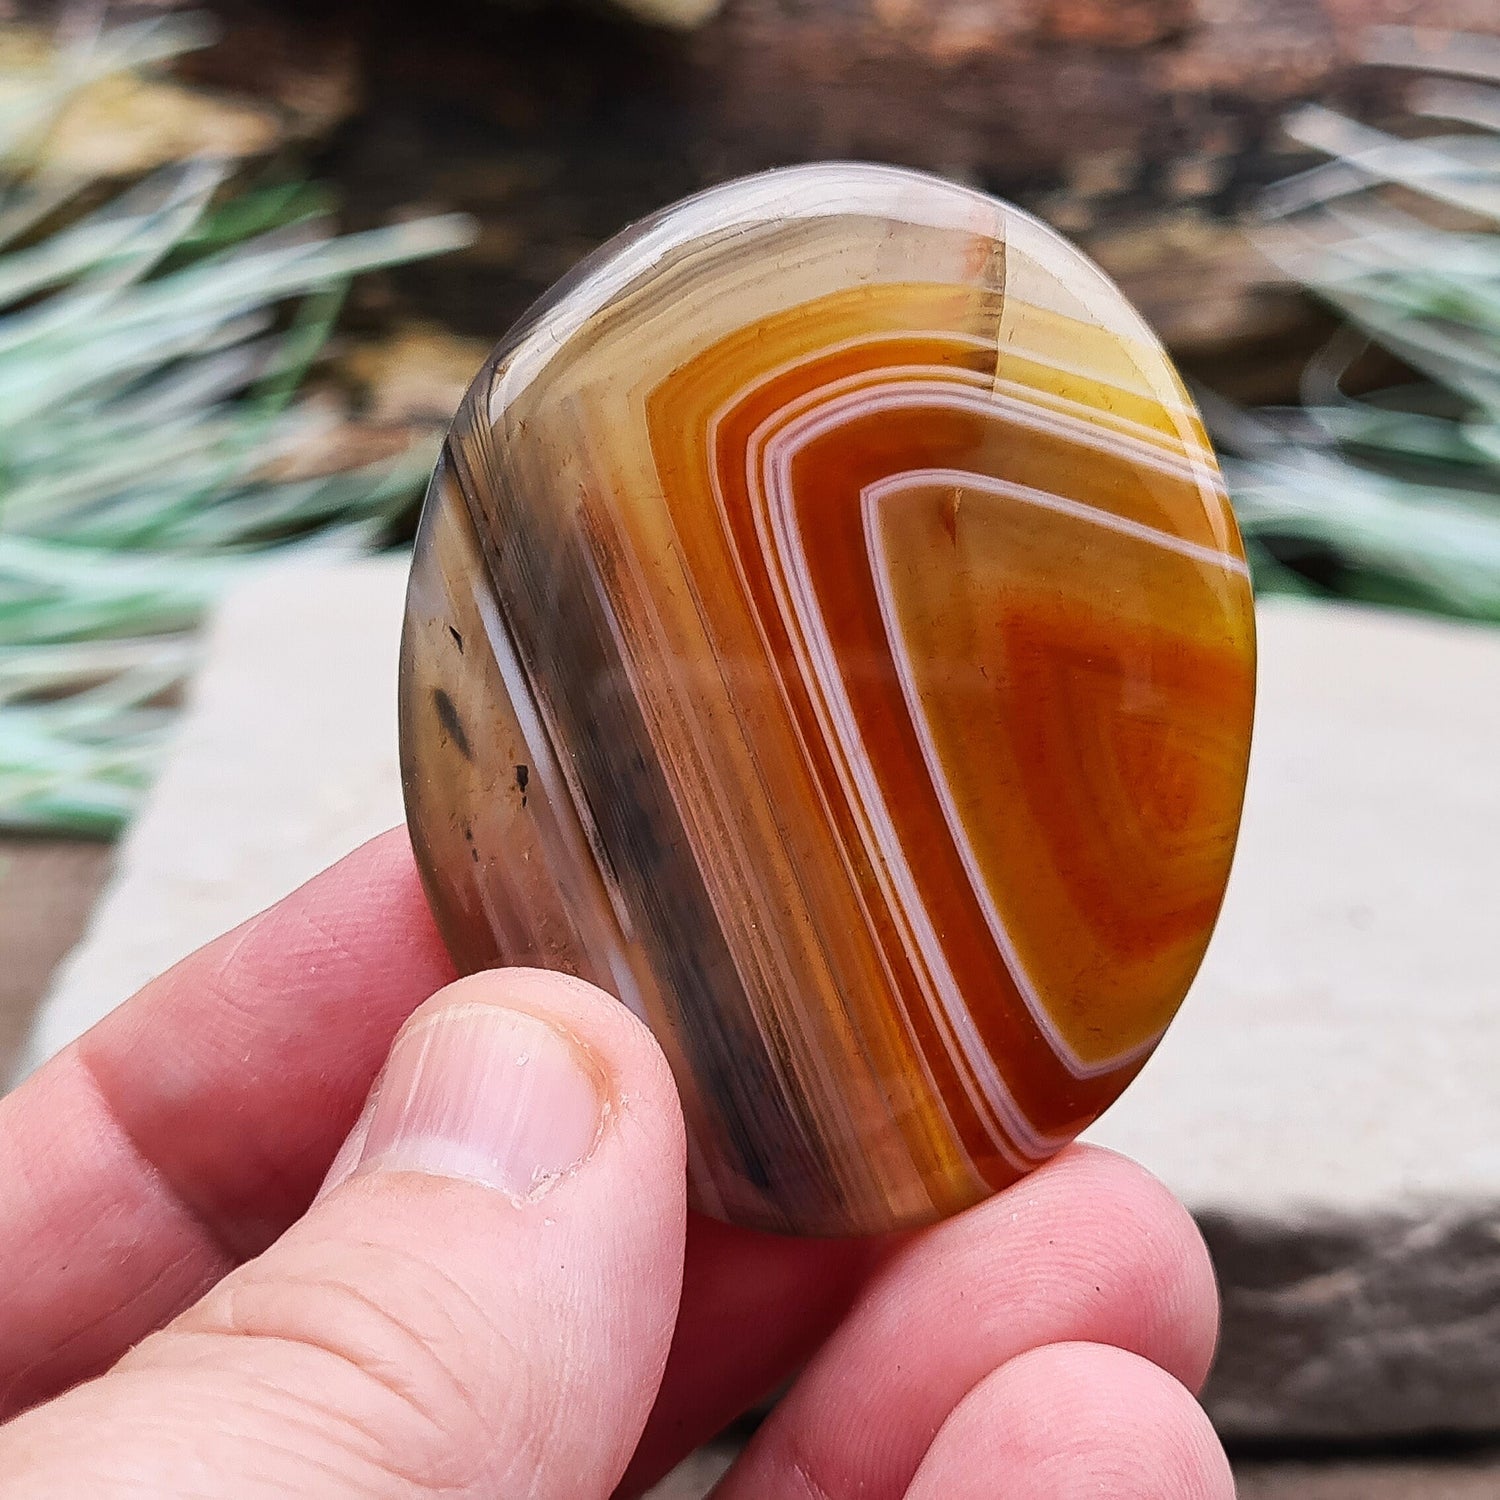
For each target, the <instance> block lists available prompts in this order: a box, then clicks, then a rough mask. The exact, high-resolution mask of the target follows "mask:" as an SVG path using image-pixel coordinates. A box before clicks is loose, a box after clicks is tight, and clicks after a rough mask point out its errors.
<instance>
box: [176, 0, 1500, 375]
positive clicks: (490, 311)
mask: <svg viewBox="0 0 1500 1500" xmlns="http://www.w3.org/2000/svg"><path fill="white" fill-rule="evenodd" d="M211 4H212V6H213V8H214V9H215V10H217V11H219V12H220V13H221V14H222V15H223V16H224V17H225V19H226V21H227V22H228V23H229V28H230V34H229V39H228V41H227V43H226V45H225V46H224V47H223V48H221V49H220V51H219V52H218V53H217V54H214V55H210V56H208V57H207V58H205V59H204V60H202V61H201V62H200V63H198V64H197V65H196V67H197V69H198V71H199V73H200V75H201V76H203V77H206V78H212V79H216V80H217V81H219V82H222V83H229V84H233V85H234V86H236V87H244V86H245V85H246V84H247V83H249V84H250V85H251V86H257V80H259V81H260V82H259V86H260V87H262V88H269V89H270V90H271V92H273V93H274V94H275V96H276V97H279V98H283V99H287V98H291V99H295V97H296V95H297V91H298V89H301V90H303V91H306V90H307V89H309V88H312V87H315V82H316V79H317V78H318V77H319V76H321V75H320V72H319V69H320V68H326V69H327V70H328V72H329V75H330V76H333V75H337V76H338V77H340V78H342V77H344V76H345V75H346V74H347V75H348V76H350V77H352V79H353V80H354V82H353V90H354V93H355V94H356V96H357V100H356V102H355V103H354V104H353V106H352V108H351V110H350V112H349V114H348V117H347V118H346V120H345V122H344V124H343V125H342V127H340V128H339V129H338V130H337V131H336V132H335V133H334V135H333V136H332V138H331V139H330V141H329V143H328V147H327V149H326V151H325V153H324V154H323V156H322V159H321V161H320V163H319V164H320V166H321V167H322V169H323V170H324V171H326V172H327V173H328V174H330V175H331V176H332V177H333V178H334V179H335V180H336V181H338V182H339V183H341V184H342V185H343V186H344V188H345V189H346V191H347V192H348V194H349V201H350V205H351V210H352V211H353V212H354V213H355V214H356V215H357V216H360V217H363V218H369V219H373V218H377V217H380V216H383V215H386V214H389V213H391V212H393V211H397V210H400V209H402V208H404V207H407V206H410V205H411V204H413V203H414V202H417V201H421V202H423V203H434V204H442V205H445V206H454V205H456V206H459V207H463V208H466V209H468V210H470V211H471V212H473V213H475V214H476V215H477V216H478V217H479V219H480V221H481V223H482V225H483V230H484V232H483V234H482V236H481V238H480V241H479V243H478V244H477V245H476V246H475V248H474V249H473V250H472V251H470V252H469V253H468V254H466V255H464V256H460V257H454V258H452V259H450V260H447V261H444V262H441V263H438V264H435V265H428V266H423V267H420V268H415V269H412V270H410V271H407V272H403V273H402V274H401V276H400V277H399V278H397V279H396V280H395V281H394V282H393V283H391V284H392V285H395V286H396V287H398V288H399V294H400V296H401V297H402V298H404V299H406V300H407V301H408V302H409V303H410V304H412V305H413V308H414V310H416V311H419V312H421V313H423V314H425V315H428V316H434V317H438V318H440V319H442V320H443V321H444V322H447V323H449V324H450V325H453V326H456V327H459V328H461V329H463V330H464V331H466V332H472V333H476V334H480V335H484V336H493V335H497V334H498V333H499V332H501V331H502V330H503V329H504V327H505V326H506V325H507V324H508V323H509V321H510V320H511V319H512V318H513V317H514V316H515V314H516V313H517V312H518V311H519V310H520V309H521V308H522V307H523V306H524V305H525V304H526V303H527V302H528V301H529V300H530V299H531V298H532V297H533V296H535V295H536V294H538V293H539V292H540V291H541V290H543V289H544V288H545V287H546V286H547V285H548V284H549V283H550V282H551V281H552V280H554V279H555V278H556V277H557V276H558V275H559V274H560V273H561V272H562V271H564V270H565V269H566V268H567V267H568V266H569V265H570V264H571V263H572V262H573V260H575V259H576V258H577V256H578V255H579V254H581V253H582V252H583V251H585V250H586V249H588V248H589V247H591V246H592V245H593V244H595V243H597V242H598V241H599V240H600V239H602V238H603V237H605V236H607V235H608V234H610V233H611V232H613V231H614V230H615V229H617V228H619V227H620V226H621V225H623V224H624V223H626V222H627V221H628V220H630V219H632V218H634V217H637V216H639V215H640V214H642V213H645V212H647V211H649V210H651V209H653V208H655V207H658V206H660V205H661V204H662V203H664V202H666V201H669V200H670V199H672V198H674V197H676V196H678V195H680V194H682V193H684V192H687V191H690V190H692V189H694V188H696V187H700V186H703V185H705V184H707V183H710V182H714V181H717V180H720V179H722V178H724V177H728V176H731V175H734V174H737V173H740V172H746V171H752V170H755V169H757V168H762V167H767V166H772V165H776V164H779V163H784V162H789V161H796V160H802V159H807V158H813V157H864V158H871V159H877V160H885V161H893V162H899V163H904V164H907V165H912V166H918V167H925V168H929V169H933V170H937V171H941V172H946V173H948V174H951V175H954V176H957V177H960V178H962V179H965V180H968V181H971V182H973V183H976V184H978V185H980V186H983V187H985V188H988V189H991V190H993V191H996V192H999V193H1002V194H1004V195H1006V196H1010V197H1014V198H1016V199H1018V200H1019V201H1021V202H1023V203H1025V204H1028V205H1030V206H1033V207H1035V208H1036V209H1037V210H1038V211H1040V212H1041V213H1043V214H1044V215H1045V216H1046V217H1048V218H1050V219H1051V220H1052V221H1053V222H1054V223H1056V224H1057V225H1058V226H1059V227H1061V228H1062V229H1064V230H1065V231H1066V232H1068V233H1071V234H1073V235H1074V236H1075V237H1077V238H1078V239H1080V240H1081V241H1082V242H1083V243H1085V244H1086V245H1087V246H1089V247H1090V248H1091V249H1093V250H1094V252H1095V253H1096V254H1097V255H1098V256H1099V257H1100V259H1101V260H1103V261H1104V263H1105V264H1106V265H1107V266H1108V267H1109V268H1110V269H1112V270H1113V271H1115V272H1116V274H1117V275H1118V276H1119V277H1120V279H1121V280H1122V281H1123V282H1124V284H1125V285H1126V288H1127V290H1128V291H1129V292H1130V293H1131V294H1132V295H1133V296H1134V297H1136V298H1137V299H1138V300H1139V301H1140V302H1141V303H1142V304H1143V306H1144V309H1145V311H1146V312H1147V314H1148V316H1150V317H1151V318H1152V319H1153V321H1155V322H1156V323H1157V325H1158V326H1159V327H1160V328H1161V329H1162V331H1163V333H1164V334H1165V336H1166V337H1167V339H1168V341H1169V342H1171V343H1172V344H1173V345H1174V346H1176V347H1177V348H1178V350H1179V351H1180V352H1182V353H1184V354H1186V355H1187V356H1188V357H1189V359H1190V360H1193V361H1196V363H1197V364H1198V366H1199V367H1200V368H1201V367H1204V366H1207V367H1209V368H1216V367H1218V362H1219V361H1220V360H1221V359H1222V358H1223V357H1224V356H1225V355H1226V354H1227V353H1230V352H1233V351H1236V350H1243V349H1244V348H1245V347H1246V345H1247V344H1251V345H1254V346H1255V347H1254V348H1253V351H1252V361H1251V363H1252V364H1253V365H1254V366H1255V367H1256V368H1257V369H1259V370H1260V371H1261V378H1262V383H1263V384H1267V383H1268V384H1269V386H1270V387H1271V389H1270V390H1269V391H1265V392H1253V391H1252V392H1249V394H1274V393H1276V390H1277V389H1278V388H1280V387H1282V386H1284V384H1285V380H1284V374H1283V372H1284V371H1285V370H1290V369H1291V368H1293V367H1294V365H1295V359H1290V360H1289V359H1287V358H1286V356H1287V354H1288V349H1289V347H1290V352H1291V354H1292V355H1295V353H1296V352H1297V350H1298V349H1300V348H1304V347H1306V344H1307V340H1308V329H1307V324H1306V313H1305V310H1303V309H1299V307H1298V305H1297V304H1296V302H1295V301H1294V300H1293V299H1290V298H1289V297H1288V296H1287V295H1286V294H1285V293H1284V291H1283V292H1280V293H1278V292H1276V291H1274V290H1273V291H1271V292H1269V293H1268V292H1267V290H1266V286H1265V283H1266V280H1267V278H1268V274H1269V273H1268V272H1267V270H1266V268H1265V266H1264V265H1263V263H1262V262H1261V260H1260V258H1259V256H1258V255H1257V254H1256V253H1255V251H1254V250H1253V249H1252V248H1250V247H1249V246H1248V244H1247V243H1246V241H1245V238H1244V236H1243V234H1242V233H1241V232H1240V230H1239V228H1238V227H1237V222H1236V221H1237V217H1238V216H1239V214H1240V213H1241V211H1242V209H1243V207H1244V205H1245V203H1246V201H1247V199H1248V198H1249V197H1250V196H1251V195H1252V194H1253V193H1254V191H1255V189H1256V188H1257V187H1258V186H1259V185H1261V184H1263V183H1264V182H1266V181H1268V180H1270V179H1271V178H1273V177H1275V176H1276V175H1279V174H1280V173H1282V172H1283V171H1285V170H1286V169H1287V168H1288V166H1290V165H1291V164H1293V163H1294V162H1295V161H1296V160H1297V158H1296V157H1295V156H1293V155H1292V154H1291V153H1290V152H1289V150H1288V146H1287V143H1286V142H1285V141H1284V139H1283V138H1282V137H1281V135H1280V132H1279V127H1278V122H1279V120H1280V118H1281V117H1282V116H1283V114H1284V113H1285V112H1286V111H1287V110H1288V109H1289V108H1290V107H1292V106H1293V105H1295V104H1297V103H1299V102H1301V101H1304V100H1309V99H1319V100H1322V101H1325V102H1335V103H1340V102H1342V103H1346V104H1352V105H1355V106H1357V107H1358V108H1359V109H1361V111H1362V112H1364V113H1365V114H1366V115H1367V116H1371V117H1375V118H1379V117H1380V116H1381V115H1382V114H1385V113H1388V112H1389V111H1390V110H1391V109H1392V108H1393V106H1394V105H1395V103H1396V101H1397V99H1398V98H1399V94H1400V89H1401V87H1402V84H1403V79H1402V77H1401V75H1400V74H1399V73H1398V72H1396V71H1394V70H1391V69H1380V68H1361V67H1360V66H1359V64H1358V59H1359V55H1360V50H1361V46H1362V38H1363V37H1364V35H1365V33H1366V28H1367V27H1368V26H1369V25H1372V24H1377V23H1382V22H1409V21H1410V20H1411V18H1412V16H1411V10H1412V8H1411V6H1410V4H1409V3H1408V0H1214V3H1209V0H724V4H723V7H722V10H721V11H720V13H719V14H718V15H717V16H716V17H714V18H713V19H710V20H709V21H707V22H706V23H705V24H703V25H701V26H699V27H698V28H697V29H695V30H691V31H687V32H668V31H664V30H661V29H658V28H652V27H649V26H643V25H639V24H637V23H635V22H633V21H631V20H629V19H628V18H625V17H624V16H622V15H621V14H620V13H619V12H618V11H613V10H610V9H607V8H605V7H603V6H597V7H595V8H593V9H590V8H588V7H586V6H583V5H577V6H575V5H569V4H566V3H564V0H552V3H546V0H535V3H532V4H528V5H525V6H521V7H517V6H515V5H498V4H496V3H494V0H427V3H423V4H413V3H411V0H368V3H365V0H320V3H317V4H309V3H308V0H211ZM1421 21H1422V24H1423V25H1424V26H1427V27H1430V28H1437V29H1443V28H1447V29H1450V30H1461V29H1465V28H1467V29H1474V30H1486V31H1490V32H1494V31H1497V30H1500V11H1497V9H1496V7H1495V5H1494V3H1493V0H1428V3H1426V4H1425V5H1424V6H1423V7H1422V14H1421ZM320 59H322V60H324V61H323V62H320V61H319V60H320ZM366 309H367V311H370V312H372V313H373V312H376V311H378V309H375V308H373V307H371V306H369V304H368V303H367V304H366ZM1288 341H1290V346H1289V345H1288ZM1277 359H1281V365H1280V366H1277V365H1276V364H1275V361H1276V360H1277ZM1268 360H1269V361H1270V363H1269V364H1268ZM1268 371H1269V372H1271V373H1270V378H1269V381H1267V380H1266V374H1267V372H1268Z"/></svg>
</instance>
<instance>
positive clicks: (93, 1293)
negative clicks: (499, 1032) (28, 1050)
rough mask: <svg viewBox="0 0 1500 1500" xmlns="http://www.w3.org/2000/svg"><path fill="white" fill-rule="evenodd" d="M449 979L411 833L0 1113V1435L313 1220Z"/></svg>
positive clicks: (342, 866) (152, 990) (187, 967)
mask: <svg viewBox="0 0 1500 1500" xmlns="http://www.w3.org/2000/svg"><path fill="white" fill-rule="evenodd" d="M452 978H453V968H452V964H451V962H450V960H449V959H448V957H447V954H446V953H445V951H444V949H443V945H442V942H441V940H440V939H439V937H438V934H437V930H436V928H435V927H434V925H433V922H432V918H431V916H430V914H429V912H428V909H427V903H426V900H425V899H424V897H423V894H422V889H421V883H420V880H419V878H418V876H417V872H416V867H415V864H414V862H413V860H412V855H411V847H410V844H409V842H408V840H407V837H406V833H405V830H395V831H393V832H391V833H388V834H385V835H382V836H381V837H380V838H377V839H374V840H372V841H371V842H370V843H368V844H366V845H365V846H364V847H363V848H361V849H359V850H357V851H356V852H355V853H353V854H352V855H350V856H349V857H348V858H347V859H345V860H343V861H342V862H341V863H339V864H338V865H335V866H334V867H333V868H332V869H331V870H328V871H326V872H324V873H323V874H322V875H320V876H318V877H317V878H316V879H315V880H313V881H311V882H309V883H308V884H307V885H305V886H303V887H302V888H301V889H300V890H299V891H297V892H295V893H294V894H293V895H292V896H289V897H288V898H287V899H286V900H285V901H282V902H280V903H279V904H278V905H276V906H274V907H271V908H270V909H268V910H267V911H265V912H262V913H261V914H260V915H259V916H258V917H253V918H252V919H251V920H250V921H248V922H246V923H245V924H244V925H243V926H241V927H239V928H237V929H236V930H235V931H233V932H231V933H229V934H227V935H226V936H225V937H223V938H220V939H219V940H218V941H216V942H214V943H211V944H209V945H208V946H207V947H206V948H203V949H200V950H199V951H198V952H197V953H194V954H193V955H192V956H191V957H189V958H186V959H184V960H183V961H182V962H181V963H180V964H178V965H176V967H174V968H172V969H170V970H168V971H167V973H165V974H163V975H162V976H161V977H160V978H158V979H156V980H153V981H152V982H151V983H150V984H149V985H147V986H146V988H145V989H144V990H142V991H141V992H140V994H138V995H137V996H136V997H135V998H134V999H133V1000H131V1001H130V1002H128V1003H127V1004H126V1005H124V1006H122V1007H121V1008H120V1009H119V1010H118V1011H116V1012H114V1013H113V1014H112V1015H110V1016H109V1017H107V1018H106V1019H105V1020H103V1021H101V1022H100V1023H99V1024H98V1025H97V1026H95V1027H94V1028H93V1030H91V1031H90V1032H88V1033H87V1035H85V1036H84V1037H82V1038H81V1039H80V1040H79V1041H78V1042H76V1043H74V1044H73V1045H72V1046H71V1047H69V1048H67V1049H66V1050H65V1051H64V1052H62V1053H60V1054H59V1055H58V1056H57V1057H56V1058H55V1059H53V1061H52V1062H50V1063H49V1064H47V1065H46V1067H44V1068H43V1069H42V1070H41V1071H40V1072H38V1073H37V1074H36V1075H35V1076H34V1077H33V1078H32V1079H30V1080H29V1081H28V1082H27V1083H25V1084H24V1085H23V1086H22V1087H21V1088H19V1089H18V1090H16V1091H15V1093H13V1094H11V1095H10V1096H8V1097H7V1098H5V1099H3V1100H0V1225H4V1227H5V1238H6V1242H7V1243H6V1246H5V1259H6V1269H7V1274H6V1277H5V1278H4V1281H3V1284H0V1418H3V1417H4V1416H5V1415H8V1414H10V1413H12V1412H14V1411H16V1410H19V1409H21V1408H23V1407H25V1406H28V1405H30V1404H32V1403H33V1402H35V1401H38V1400H41V1399H43V1398H45V1397H46V1396H48V1395H51V1394H53V1393H55V1392H56V1391H57V1390H59V1389H61V1388H63V1387H65V1386H67V1385H69V1384H71V1383H73V1382H74V1381H76V1380H79V1379H82V1378H84V1377H86V1376H88V1375H91V1374H94V1373H96V1372H97V1371H98V1370H100V1369H101V1368H103V1367H104V1366H105V1365H107V1364H108V1363H109V1362H111V1361H112V1360H113V1359H114V1358H116V1357H117V1356H118V1355H119V1353H120V1352H121V1350H123V1349H124V1348H126V1347H128V1346H129V1345H130V1344H131V1343H133V1342H134V1341H135V1340H136V1339H138V1338H140V1337H142V1336H144V1335H145V1334H146V1333H147V1332H149V1331H150V1330H151V1329H153V1328H155V1327H157V1326H158V1325H159V1324H160V1323H161V1322H163V1321H164V1320H165V1319H166V1318H168V1317H170V1316H172V1315H173V1314H174V1313H176V1312H177V1311H178V1310H179V1309H180V1308H181V1307H182V1306H184V1305H185V1304H186V1303H187V1302H189V1301H191V1300H192V1299H193V1298H195V1297H197V1296H198V1295H200V1294H201V1293H202V1291H203V1290H204V1289H205V1288H206V1287H208V1286H209V1285H211V1284H212V1283H213V1282H214V1281H216V1280H218V1279H219V1278H220V1277H221V1276H223V1275H224V1274H225V1272H226V1271H228V1270H229V1269H230V1268H231V1267H232V1266H234V1265H236V1264H238V1263H239V1262H240V1261H242V1260H244V1259H246V1258H248V1257H249V1256H251V1255H254V1254H256V1253H257V1252H258V1251H260V1250H262V1249H264V1248H265V1246H266V1245H268V1244H269V1243H270V1242H271V1241H272V1240H273V1239H274V1238H275V1237H276V1236H277V1235H278V1234H279V1233H280V1232H281V1231H282V1230H283V1229H284V1228H285V1227H286V1226H287V1225H288V1224H290V1223H291V1222H292V1220H293V1219H295V1218H296V1217H297V1216H298V1215H299V1214H300V1213H301V1212H302V1210H303V1209H304V1208H305V1207H306V1206H307V1204H308V1202H309V1201H310V1199H311V1198H312V1195H313V1193H314V1192H315V1191H316V1190H317V1187H318V1184H319V1183H320V1182H321V1180H322V1177H323V1174H324V1173H325V1172H326V1170H327V1168H328V1165H329V1162H330V1161H331V1160H332V1158H333V1155H334V1153H335V1152H336V1151H337V1149H338V1147H339V1145H340V1143H341V1142H342V1140H343V1138H344V1137H345V1135H346V1134H347V1133H348V1131H349V1129H350V1127H351V1126H352V1124H353V1122H354V1118H355V1115H356V1114H357V1112H358V1110H359V1108H360V1106H361V1104H362V1103H363V1101H364V1098H365V1095H366V1094H367V1092H368V1091H369V1088H370V1084H371V1082H372V1081H373V1079H374V1076H375V1073H376V1071H377V1070H378V1068H379V1067H380V1065H381V1063H382V1062H383V1061H384V1058H385V1055H386V1052H387V1050H388V1049H389V1047H390V1043H391V1040H392V1038H393V1037H394V1035H395V1033H396V1031H397V1029H398V1028H399V1026H400V1025H401V1022H402V1021H403V1020H404V1019H405V1018H406V1017H407V1016H408V1015H409V1014H410V1013H411V1012H412V1011H413V1010H414V1009H415V1008H416V1007H417V1006H418V1005H419V1004H420V1003H421V1002H422V1001H423V1000H425V999H426V998H427V997H428V996H429V995H431V994H433V993H434V992H435V991H436V990H438V989H440V988H441V987H442V986H443V985H444V984H446V983H447V982H448V981H449V980H450V979H452Z"/></svg>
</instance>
